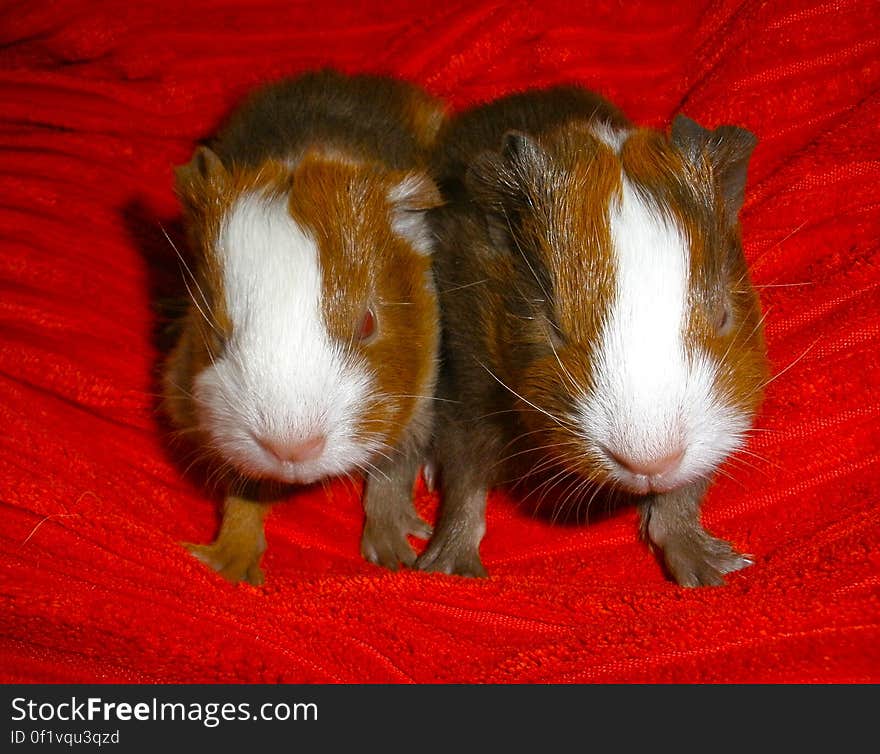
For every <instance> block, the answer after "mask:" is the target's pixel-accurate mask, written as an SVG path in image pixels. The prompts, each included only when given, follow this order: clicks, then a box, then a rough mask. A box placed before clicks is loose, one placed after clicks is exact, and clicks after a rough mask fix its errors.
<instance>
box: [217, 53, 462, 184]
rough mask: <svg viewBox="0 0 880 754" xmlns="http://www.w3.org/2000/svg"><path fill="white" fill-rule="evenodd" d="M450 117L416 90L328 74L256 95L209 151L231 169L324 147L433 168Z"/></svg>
mask: <svg viewBox="0 0 880 754" xmlns="http://www.w3.org/2000/svg"><path fill="white" fill-rule="evenodd" d="M444 119H445V107H444V105H443V103H442V102H441V101H440V100H438V99H436V98H434V97H432V96H431V95H429V94H428V93H427V92H425V91H424V90H422V89H421V88H419V87H418V86H416V85H414V84H410V83H408V82H406V81H402V80H400V79H394V78H390V77H385V76H376V75H370V74H356V75H346V74H343V73H340V72H338V71H334V70H331V69H325V70H321V71H314V72H309V73H305V74H303V75H301V76H298V77H295V78H289V79H283V80H281V81H278V82H275V83H271V84H268V85H266V86H264V87H263V88H261V89H258V90H257V91H256V92H255V93H254V94H252V95H251V96H250V97H249V98H248V99H247V100H246V101H245V102H244V104H243V105H242V106H241V107H239V108H238V109H237V110H236V112H235V113H234V114H233V115H232V117H231V118H230V120H229V122H228V123H227V124H226V126H225V127H224V128H223V129H222V130H221V131H220V133H219V135H218V136H217V138H216V139H215V141H214V142H213V143H212V145H211V146H212V148H213V149H214V151H215V152H216V153H217V154H218V155H219V156H220V158H221V160H222V161H223V162H224V164H226V165H227V166H231V165H233V164H234V165H237V166H241V167H256V166H259V165H260V164H262V163H263V162H265V161H266V160H268V159H276V160H296V159H298V158H299V157H300V156H301V155H302V154H303V153H304V152H305V151H307V150H308V149H310V148H319V149H324V150H331V151H338V152H339V153H341V154H343V155H346V156H349V157H352V158H355V159H358V160H363V161H375V162H379V163H381V164H383V165H385V166H386V167H388V168H390V169H393V170H407V169H410V168H414V167H421V166H423V165H425V164H426V163H427V161H428V154H429V150H430V149H431V148H432V147H433V145H434V140H435V137H436V135H437V132H438V130H439V129H440V126H441V125H442V123H443V121H444Z"/></svg>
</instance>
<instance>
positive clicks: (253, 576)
mask: <svg viewBox="0 0 880 754" xmlns="http://www.w3.org/2000/svg"><path fill="white" fill-rule="evenodd" d="M182 544H183V546H184V547H185V548H186V549H187V550H189V552H190V554H192V555H193V557H195V558H197V559H198V560H200V561H202V563H204V564H205V565H206V566H208V567H209V568H213V569H214V570H215V571H217V573H219V574H220V575H221V576H222V577H223V578H224V579H226V580H227V581H231V582H232V583H233V584H237V583H238V582H239V581H246V582H247V583H248V584H252V585H253V586H260V585H261V584H262V583H263V570H262V569H261V568H260V558H262V556H263V551H264V550H265V547H260V546H258V545H254V546H252V547H244V546H241V545H230V544H229V543H228V542H223V541H221V540H217V541H216V542H214V543H213V544H210V545H194V544H189V543H187V542H184V543H182Z"/></svg>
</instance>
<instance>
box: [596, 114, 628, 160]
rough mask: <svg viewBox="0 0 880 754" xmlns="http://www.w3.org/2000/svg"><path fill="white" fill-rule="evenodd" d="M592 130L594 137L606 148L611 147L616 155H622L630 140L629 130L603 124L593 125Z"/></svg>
mask: <svg viewBox="0 0 880 754" xmlns="http://www.w3.org/2000/svg"><path fill="white" fill-rule="evenodd" d="M590 130H591V131H592V132H593V136H595V137H596V138H597V139H598V140H599V141H601V142H602V143H603V144H604V145H605V146H606V147H610V148H611V151H613V152H614V153H615V154H620V150H621V148H622V147H623V144H624V142H625V141H626V140H627V139H628V138H629V136H630V133H631V132H630V130H629V129H628V128H613V127H612V126H610V125H608V124H607V123H602V122H596V123H593V124H592V126H591V127H590Z"/></svg>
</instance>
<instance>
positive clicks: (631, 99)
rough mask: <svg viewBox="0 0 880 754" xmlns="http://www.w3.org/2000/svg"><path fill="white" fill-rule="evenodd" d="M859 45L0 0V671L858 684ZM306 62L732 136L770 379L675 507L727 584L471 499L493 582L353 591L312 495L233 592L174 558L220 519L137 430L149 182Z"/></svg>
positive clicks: (150, 321) (681, 18)
mask: <svg viewBox="0 0 880 754" xmlns="http://www.w3.org/2000/svg"><path fill="white" fill-rule="evenodd" d="M113 5H116V6H117V7H112V6H113ZM368 6H371V7H368ZM316 7H317V8H319V9H318V10H316ZM876 24H877V6H876V3H875V2H874V1H873V0H865V1H864V2H842V1H841V2H821V1H819V2H797V1H796V0H791V1H790V2H784V1H780V2H766V1H764V0H760V1H755V0H745V1H744V0H722V1H720V2H692V3H688V4H677V5H676V9H675V11H674V12H673V11H671V10H670V7H669V4H668V3H665V2H655V3H644V2H631V3H619V2H616V1H612V0H606V1H604V2H598V3H580V2H562V1H560V0H554V1H553V2H549V1H548V2H543V3H535V2H532V1H531V0H522V1H520V0H515V1H513V2H488V1H484V0H463V1H462V2H454V3H418V4H413V3H409V2H405V1H404V0H386V2H382V3H364V4H355V3H350V4H345V3H334V2H325V3H322V4H320V5H319V6H315V5H314V4H311V3H291V2H289V0H262V1H261V2H258V3H246V2H235V1H234V0H220V2H212V3H204V4H203V3H196V2H186V3H181V2H179V0H174V1H173V2H171V1H165V0H163V1H161V2H152V3H119V4H109V3H90V2H86V0H59V1H56V2H51V3H48V2H44V3H40V2H30V1H29V2H7V3H5V4H4V6H3V8H2V9H0V426H2V427H3V431H2V432H0V505H2V517H0V566H2V570H0V601H2V602H0V678H2V680H4V681H6V682H11V681H25V682H37V681H51V682H72V681H99V682H104V681H106V682H110V681H132V682H166V681H167V682H196V681H199V682H212V681H224V682H238V681H242V682H257V681H260V682H273V681H284V682H334V681H343V682H361V681H365V682H379V681H385V682H406V681H416V682H431V681H456V682H460V681H465V682H470V681H476V682H482V681H493V682H545V681H553V682H570V681H582V682H618V681H626V682H655V681H663V682H665V681H674V682H693V681H709V682H721V681H732V682H814V681H819V682H843V681H853V682H869V681H870V682H878V681H880V547H878V545H880V507H878V496H880V474H878V461H880V430H878V426H880V422H878V420H880V286H878V283H880V256H878V237H880V200H878V184H880V137H878V133H880V131H878V123H880V96H878V92H880V90H878V83H880V36H878V34H877V25H876ZM327 63H331V64H334V65H336V66H338V67H341V68H342V69H344V70H349V71H356V70H357V71H360V70H369V71H378V72H390V73H394V74H397V75H400V76H403V77H406V78H410V79H412V80H414V81H417V82H419V83H421V84H423V85H424V86H426V87H427V88H428V89H429V90H430V91H431V92H433V93H434V94H437V95H439V96H442V97H445V98H447V99H448V101H449V102H450V103H451V104H452V106H453V107H461V106H463V105H465V104H469V103H472V102H476V101H480V100H483V99H487V98H490V97H494V96H497V95H500V94H503V93H506V92H509V91H511V90H514V89H518V88H522V87H524V86H526V85H541V84H550V83H553V82H558V81H571V80H574V81H578V82H581V83H583V84H585V85H588V86H591V87H593V88H595V89H597V90H599V91H601V92H604V93H605V94H606V95H608V96H609V97H611V98H612V99H613V100H614V101H615V102H617V103H618V104H620V105H621V106H622V107H623V108H624V110H625V111H627V112H628V113H629V114H630V115H631V117H633V118H634V119H635V120H636V121H638V122H641V123H645V124H648V125H652V126H658V127H662V126H665V125H666V124H668V123H669V121H670V120H671V118H672V116H673V115H674V114H675V113H676V112H678V111H679V110H683V111H684V112H686V113H687V114H688V115H690V116H691V117H694V118H696V119H697V120H699V121H700V122H701V123H703V124H704V125H706V126H710V127H712V126H716V125H718V124H720V123H727V122H730V123H736V124H741V125H744V126H746V127H748V128H749V129H751V130H753V131H754V132H755V133H756V134H757V135H758V136H759V138H760V144H759V146H758V148H757V151H756V153H755V156H754V159H753V162H752V165H751V170H750V179H749V184H748V191H747V197H748V198H747V201H746V205H745V208H744V211H743V216H742V217H743V227H744V237H745V246H746V250H747V255H748V258H749V260H750V262H751V265H752V268H753V270H754V280H755V282H756V284H757V285H759V286H761V298H762V301H763V305H764V308H765V310H766V312H767V320H766V322H767V324H766V327H767V340H768V344H769V352H770V358H771V361H772V365H773V369H774V371H775V372H776V373H777V374H778V375H779V376H778V378H777V379H775V380H774V381H773V382H772V384H771V385H770V387H769V388H768V395H767V399H766V403H765V406H764V409H763V412H762V414H761V417H760V420H759V425H758V426H759V428H760V429H762V430H763V431H761V432H758V433H756V435H755V437H754V440H753V442H752V443H751V445H750V448H749V452H748V453H746V454H743V455H741V456H739V457H738V458H737V459H735V460H733V461H732V462H730V463H729V464H728V465H727V466H726V467H725V475H724V476H723V477H722V478H721V479H720V480H719V482H718V483H717V485H716V486H715V487H714V488H713V489H712V491H711V494H710V495H709V498H708V500H707V502H706V505H705V508H704V512H705V515H704V521H705V523H706V524H707V526H708V527H709V528H710V529H711V530H712V531H714V532H715V533H716V534H718V535H720V536H723V537H725V538H728V539H731V540H732V541H733V542H734V543H735V544H736V545H737V546H738V547H739V548H740V549H742V550H743V551H745V552H748V553H752V554H753V555H754V558H755V565H754V566H753V567H751V568H749V569H747V570H746V571H743V572H741V573H737V574H735V575H733V576H731V577H730V580H729V581H730V583H729V585H728V586H726V587H723V588H707V589H700V590H684V589H681V588H679V587H677V586H675V585H674V584H672V583H670V582H669V581H667V580H665V579H664V577H663V575H662V573H661V571H660V568H659V566H658V565H657V563H656V562H655V561H654V559H653V558H652V556H651V555H650V554H649V552H648V550H647V549H646V547H645V546H644V545H643V544H642V543H640V542H639V541H638V540H637V537H636V515H635V512H634V511H632V510H625V511H622V512H620V513H617V514H615V515H612V516H610V517H606V518H604V519H602V520H595V521H593V522H591V523H590V524H589V525H559V524H555V525H554V524H552V523H550V522H549V521H546V520H544V519H541V518H536V517H533V516H531V515H530V514H529V510H528V509H527V508H525V507H523V506H517V505H516V502H515V501H513V500H510V499H507V498H504V497H503V496H501V495H495V496H494V497H493V499H492V500H491V502H490V510H489V521H488V534H487V535H486V538H485V541H484V545H483V550H482V551H483V555H484V561H485V564H486V566H487V567H488V569H489V570H490V573H491V577H490V578H489V579H487V580H478V581H477V580H467V579H462V578H456V577H444V576H440V575H426V574H420V573H413V572H402V573H389V572H384V571H382V570H380V569H379V568H377V567H374V566H372V565H369V564H367V563H365V562H363V561H362V560H361V558H360V556H359V553H358V542H359V537H360V529H361V523H362V512H361V509H360V503H359V500H358V497H357V495H356V494H354V492H353V491H352V490H351V489H350V487H347V486H346V485H345V484H342V483H339V484H334V485H333V486H331V488H330V491H329V493H328V494H326V495H325V494H323V493H321V492H311V493H301V494H294V495H292V496H291V499H290V501H289V502H286V503H285V504H283V505H279V506H276V508H275V510H274V511H273V513H272V515H271V517H270V519H269V521H268V525H267V537H268V541H269V549H268V552H267V555H266V557H265V561H264V565H265V568H266V572H267V583H266V585H265V586H264V587H262V588H253V587H249V586H231V585H229V584H227V583H225V582H223V581H222V580H221V579H220V578H219V577H218V576H217V575H216V574H214V573H212V572H209V571H208V570H207V569H205V568H204V566H202V565H201V564H200V563H198V562H196V561H195V560H194V559H192V558H191V557H190V556H189V555H188V554H187V553H186V552H184V550H183V549H182V548H181V547H180V546H179V545H178V542H180V541H181V540H188V541H194V542H207V541H209V540H210V539H211V538H212V536H213V535H214V533H215V529H216V525H217V498H216V496H212V495H211V494H209V493H207V492H205V490H204V488H203V487H202V486H201V485H200V484H199V483H198V481H197V480H195V479H191V478H189V477H186V476H184V475H183V473H182V470H183V467H184V466H185V462H182V461H184V459H181V458H178V457H176V456H175V455H174V453H173V452H171V451H169V449H168V446H167V442H166V440H165V437H164V435H163V432H162V426H161V424H160V422H159V419H158V414H157V410H156V398H155V393H156V392H157V389H158V388H157V382H156V379H155V375H156V368H157V360H158V358H159V355H160V350H159V347H158V342H159V338H158V337H157V330H159V329H160V327H159V326H160V324H161V323H160V322H159V320H158V318H157V314H156V311H155V309H154V301H155V299H157V298H159V297H161V296H162V295H167V294H168V293H170V292H173V293H177V292H180V291H181V290H182V286H181V284H180V277H179V272H178V269H177V264H176V261H175V259H174V257H173V254H172V252H171V251H170V247H169V246H168V244H167V242H166V241H165V240H164V238H163V236H162V232H161V230H160V224H161V226H162V227H165V228H166V229H168V231H169V233H170V234H171V235H172V237H176V238H177V239H179V238H180V229H179V209H178V206H177V204H176V201H175V199H174V196H173V193H172V188H171V184H172V174H171V168H172V166H173V165H175V164H178V163H181V162H184V161H185V160H186V159H188V157H189V155H190V153H191V150H192V148H193V145H194V143H195V142H196V141H197V140H199V139H200V138H202V137H204V136H206V135H208V134H209V133H211V132H212V130H213V129H214V128H215V127H216V126H217V124H218V123H219V121H220V120H221V118H222V117H223V116H224V114H225V113H227V112H228V111H229V109H230V108H231V107H232V106H234V104H235V103H236V102H237V101H238V100H239V98H240V97H241V96H242V95H243V94H244V93H245V92H246V91H248V90H249V89H250V88H251V87H253V86H254V85H256V84H258V83H260V82H262V81H265V80H268V79H272V78H276V77H278V76H281V75H285V74H293V73H296V72H298V71H301V70H303V69H306V68H311V67H315V66H319V65H323V64H327ZM419 494H420V501H419V504H420V506H421V509H422V510H423V512H425V513H426V515H433V513H434V511H435V508H436V501H434V500H433V499H432V498H431V496H430V495H428V494H427V493H426V492H425V491H424V490H421V491H420V493H419Z"/></svg>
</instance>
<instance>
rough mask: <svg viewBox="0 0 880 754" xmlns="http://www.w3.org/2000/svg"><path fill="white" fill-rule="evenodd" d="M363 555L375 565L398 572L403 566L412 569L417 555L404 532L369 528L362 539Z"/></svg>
mask: <svg viewBox="0 0 880 754" xmlns="http://www.w3.org/2000/svg"><path fill="white" fill-rule="evenodd" d="M361 555H363V557H364V559H365V560H367V561H369V562H370V563H374V564H375V565H378V566H382V567H383V568H387V569H389V570H391V571H396V570H397V569H398V568H399V567H400V565H401V564H403V565H405V566H407V567H411V566H412V565H413V564H414V563H415V560H416V554H415V552H414V550H413V548H412V547H411V546H410V544H409V542H407V541H406V535H405V533H403V532H396V533H395V532H392V531H390V530H384V531H383V530H382V529H381V528H379V529H378V531H377V530H375V529H373V527H367V528H366V529H365V530H364V535H363V537H362V538H361Z"/></svg>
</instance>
